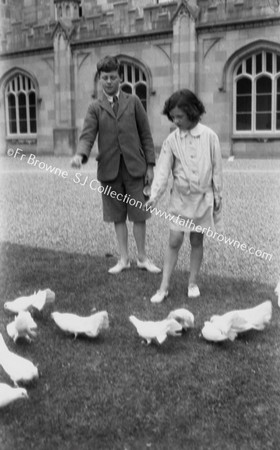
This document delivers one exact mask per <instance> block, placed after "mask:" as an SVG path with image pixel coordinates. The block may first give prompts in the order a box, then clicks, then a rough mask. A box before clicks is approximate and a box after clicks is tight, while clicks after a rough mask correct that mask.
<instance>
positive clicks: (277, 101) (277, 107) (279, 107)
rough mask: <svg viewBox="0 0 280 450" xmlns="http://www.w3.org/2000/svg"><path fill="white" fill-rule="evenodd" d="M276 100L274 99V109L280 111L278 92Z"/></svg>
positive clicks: (279, 95)
mask: <svg viewBox="0 0 280 450" xmlns="http://www.w3.org/2000/svg"><path fill="white" fill-rule="evenodd" d="M276 98H277V100H276V103H277V105H276V110H277V111H279V112H280V94H277V97H276Z"/></svg>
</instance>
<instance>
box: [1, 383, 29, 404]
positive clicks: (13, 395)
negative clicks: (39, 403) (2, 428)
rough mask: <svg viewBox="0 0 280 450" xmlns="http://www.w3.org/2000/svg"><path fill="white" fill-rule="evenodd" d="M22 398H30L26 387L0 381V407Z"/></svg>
mask: <svg viewBox="0 0 280 450" xmlns="http://www.w3.org/2000/svg"><path fill="white" fill-rule="evenodd" d="M20 398H28V394H27V390H26V389H24V388H20V387H11V386H9V385H8V384H6V383H0V408H3V407H4V406H7V405H9V404H10V403H12V402H14V401H15V400H18V399H20Z"/></svg>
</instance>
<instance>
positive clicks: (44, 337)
mask: <svg viewBox="0 0 280 450" xmlns="http://www.w3.org/2000/svg"><path fill="white" fill-rule="evenodd" d="M113 263H114V261H113V259H112V258H107V257H106V256H105V255H104V257H100V256H91V255H81V254H71V253H63V252H55V251H52V250H47V249H42V248H30V247H24V246H21V245H16V244H10V243H8V242H6V243H4V244H3V245H2V252H1V278H0V295H1V297H0V298H1V302H2V304H3V303H4V302H5V301H6V300H13V299H14V298H16V297H18V296H20V295H30V294H32V293H33V292H34V291H35V290H38V289H45V288H50V289H52V290H53V291H54V292H55V293H56V300H55V303H54V305H53V306H52V307H48V308H47V309H46V311H43V313H42V314H39V315H38V316H36V322H37V324H38V336H37V339H36V340H35V341H34V342H33V343H31V344H30V345H29V344H23V343H21V344H14V343H13V342H12V341H8V338H7V335H6V330H5V327H6V324H7V323H8V322H9V321H10V319H11V317H9V316H8V315H6V314H4V311H3V309H2V311H3V313H2V314H1V319H0V331H1V332H2V333H3V336H4V338H5V340H6V342H7V343H8V345H9V348H10V349H11V350H13V351H16V352H17V353H19V354H21V355H22V356H26V357H28V358H29V359H31V360H32V361H33V362H34V363H36V364H39V370H40V373H41V377H40V379H39V380H38V382H37V384H36V385H35V386H32V387H31V389H29V387H28V390H29V392H30V400H29V401H26V402H23V401H19V402H17V403H14V404H13V405H10V406H9V407H8V408H6V409H5V410H4V409H3V410H2V411H0V417H1V421H2V430H3V431H1V434H0V447H1V450H10V449H13V448H17V449H19V450H21V449H25V448H30V449H31V448H36V450H40V449H49V448H59V449H75V448H81V449H98V450H99V449H106V450H111V449H124V448H126V449H127V450H130V449H131V450H132V449H133V450H135V449H136V450H137V449H141V450H142V449H144V448H147V447H150V448H153V449H155V448H156V449H160V450H162V449H170V448H172V449H175V450H176V449H178V450H181V449H185V448H193V449H204V448H205V449H206V448H207V449H212V448H213V449H214V448H215V449H237V448H244V449H251V448H252V449H253V448H254V449H263V448H279V444H280V441H279V429H278V428H279V427H278V419H279V404H280V386H279V381H278V380H279V375H278V374H279V311H278V309H277V308H276V307H275V306H274V308H273V320H272V323H271V325H270V326H269V327H268V328H267V329H266V330H265V331H263V332H249V333H246V334H245V333H244V334H243V335H242V336H240V337H238V339H236V341H234V342H224V343H221V344H212V343H209V342H206V341H204V340H203V338H201V337H200V330H201V328H202V326H203V323H204V321H205V320H207V319H209V317H210V316H211V315H212V314H214V313H216V314H219V313H224V312H226V311H229V310H231V309H237V308H247V307H251V306H255V305H257V304H258V303H261V302H262V301H264V300H266V299H271V300H273V302H274V305H275V303H276V302H275V298H274V294H273V291H272V290H271V287H270V286H268V285H265V284H259V283H254V284H252V283H250V282H248V281H245V280H242V279H233V278H221V277H219V275H218V274H215V275H209V274H205V273H203V272H202V274H201V278H200V285H201V292H202V296H201V298H200V299H192V300H191V299H187V298H186V296H185V292H186V288H187V276H188V274H187V272H179V271H176V272H175V273H174V276H173V279H172V287H171V290H170V297H169V298H168V299H167V300H166V301H165V302H164V303H163V304H161V305H152V304H151V303H150V301H149V298H150V296H151V295H152V294H153V293H154V292H155V290H156V289H157V288H158V286H159V283H160V278H161V277H160V275H159V276H158V275H152V274H149V273H147V272H143V271H139V270H137V269H136V267H135V266H134V267H132V269H131V270H129V271H125V272H123V273H121V274H120V275H118V276H112V275H109V274H108V273H107V271H108V269H109V267H111V266H112V265H113ZM93 307H95V308H96V309H97V311H98V310H103V309H105V310H107V311H108V314H109V320H110V329H109V330H107V331H106V332H104V334H102V335H101V336H100V337H99V338H98V339H94V340H92V339H89V338H86V337H78V338H77V339H76V340H74V339H73V337H72V336H68V335H66V334H63V333H62V332H61V331H60V330H59V329H58V328H57V327H56V325H55V324H54V322H53V321H52V319H51V317H50V312H51V310H52V309H54V310H58V311H61V312H66V311H67V312H75V313H78V314H80V315H88V314H89V313H90V311H91V309H92V308H93ZM177 307H186V308H188V309H190V310H191V311H192V312H193V314H194V316H195V328H194V329H192V330H190V331H188V332H187V333H185V334H184V335H183V336H182V337H181V338H179V337H176V338H168V339H167V341H166V342H165V343H164V344H163V345H162V346H158V345H150V346H147V345H143V344H141V340H140V338H139V337H138V336H137V333H136V331H135V329H134V327H133V326H132V325H131V324H130V323H129V321H128V316H129V315H130V314H135V315H136V316H137V317H139V318H140V319H144V320H145V319H150V320H160V319H163V318H165V317H166V316H167V314H168V313H169V311H170V310H171V309H174V308H177ZM0 375H1V378H0V381H1V380H2V381H8V380H7V377H6V375H5V374H4V372H3V371H2V369H1V371H0ZM277 430H278V431H277ZM46 442H47V444H46Z"/></svg>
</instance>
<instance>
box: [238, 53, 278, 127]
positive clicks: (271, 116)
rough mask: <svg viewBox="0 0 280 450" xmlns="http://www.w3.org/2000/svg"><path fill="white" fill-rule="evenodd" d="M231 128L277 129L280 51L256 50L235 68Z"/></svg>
mask: <svg viewBox="0 0 280 450" xmlns="http://www.w3.org/2000/svg"><path fill="white" fill-rule="evenodd" d="M233 128H234V132H235V134H236V135H238V133H240V134H241V133H242V134H244V133H248V134H249V133H250V134H256V135H258V134H261V133H264V132H265V133H271V134H273V133H279V132H280V55H278V54H277V53H273V52H270V51H259V52H257V53H255V54H254V55H252V56H250V57H247V58H245V59H243V61H241V62H239V63H238V65H237V67H236V69H235V71H234V127H233Z"/></svg>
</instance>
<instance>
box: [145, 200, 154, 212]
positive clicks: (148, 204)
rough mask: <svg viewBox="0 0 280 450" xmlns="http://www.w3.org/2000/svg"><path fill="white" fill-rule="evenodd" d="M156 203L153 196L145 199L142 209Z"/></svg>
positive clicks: (151, 206)
mask: <svg viewBox="0 0 280 450" xmlns="http://www.w3.org/2000/svg"><path fill="white" fill-rule="evenodd" d="M155 204H156V201H155V200H154V199H153V198H149V200H147V201H146V203H145V204H144V205H143V209H144V211H145V210H146V211H147V210H148V208H153V207H154V206H155Z"/></svg>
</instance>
